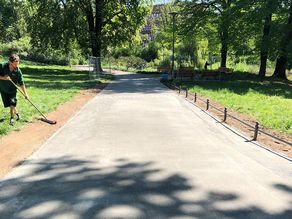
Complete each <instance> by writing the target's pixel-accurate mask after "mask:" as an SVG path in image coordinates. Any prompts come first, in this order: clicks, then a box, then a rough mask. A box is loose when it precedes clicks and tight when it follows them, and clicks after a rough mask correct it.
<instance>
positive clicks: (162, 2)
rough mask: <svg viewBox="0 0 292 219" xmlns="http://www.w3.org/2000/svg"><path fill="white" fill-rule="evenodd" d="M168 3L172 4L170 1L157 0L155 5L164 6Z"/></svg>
mask: <svg viewBox="0 0 292 219" xmlns="http://www.w3.org/2000/svg"><path fill="white" fill-rule="evenodd" d="M167 2H170V0H155V1H154V4H155V5H158V4H164V3H167Z"/></svg>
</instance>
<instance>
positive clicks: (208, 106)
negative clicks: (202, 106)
mask: <svg viewBox="0 0 292 219" xmlns="http://www.w3.org/2000/svg"><path fill="white" fill-rule="evenodd" d="M208 109H209V99H207V107H206V110H208Z"/></svg>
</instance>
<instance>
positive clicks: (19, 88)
mask: <svg viewBox="0 0 292 219" xmlns="http://www.w3.org/2000/svg"><path fill="white" fill-rule="evenodd" d="M10 81H11V83H12V84H13V85H14V86H15V87H16V89H17V90H19V92H20V93H21V94H22V95H23V96H24V97H26V95H25V94H24V93H23V91H22V90H21V89H20V88H19V87H18V86H17V85H16V84H15V83H14V82H13V81H12V80H11V79H10ZM26 100H28V102H29V103H30V104H31V105H32V106H33V107H34V108H35V109H36V110H37V111H38V112H39V113H40V114H41V115H42V116H43V117H44V118H45V119H46V120H47V117H46V116H45V115H44V114H43V113H42V112H41V111H40V110H39V109H38V108H37V107H36V105H34V104H33V102H31V100H30V99H26Z"/></svg>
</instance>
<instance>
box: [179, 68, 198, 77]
mask: <svg viewBox="0 0 292 219" xmlns="http://www.w3.org/2000/svg"><path fill="white" fill-rule="evenodd" d="M194 74H195V69H194V68H193V67H180V68H179V69H178V71H177V75H176V76H177V77H180V78H181V79H182V78H191V79H193V77H194Z"/></svg>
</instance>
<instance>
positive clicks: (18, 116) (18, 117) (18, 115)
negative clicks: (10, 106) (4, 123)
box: [16, 113, 21, 121]
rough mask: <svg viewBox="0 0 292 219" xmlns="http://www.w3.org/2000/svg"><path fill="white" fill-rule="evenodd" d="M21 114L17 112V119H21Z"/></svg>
mask: <svg viewBox="0 0 292 219" xmlns="http://www.w3.org/2000/svg"><path fill="white" fill-rule="evenodd" d="M20 118H21V117H20V114H19V113H16V121H18V120H20Z"/></svg>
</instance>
